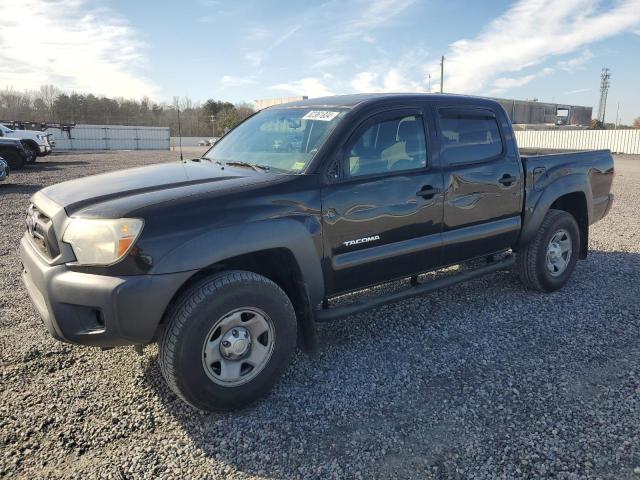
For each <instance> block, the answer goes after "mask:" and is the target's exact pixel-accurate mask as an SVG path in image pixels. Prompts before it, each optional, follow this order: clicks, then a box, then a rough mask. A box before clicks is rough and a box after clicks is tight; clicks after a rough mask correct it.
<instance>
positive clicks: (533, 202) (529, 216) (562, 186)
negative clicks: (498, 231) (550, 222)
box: [518, 171, 593, 245]
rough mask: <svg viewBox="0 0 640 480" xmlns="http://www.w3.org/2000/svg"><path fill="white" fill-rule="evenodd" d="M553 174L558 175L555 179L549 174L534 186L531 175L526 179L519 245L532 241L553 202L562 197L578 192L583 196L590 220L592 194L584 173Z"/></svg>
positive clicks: (559, 172)
mask: <svg viewBox="0 0 640 480" xmlns="http://www.w3.org/2000/svg"><path fill="white" fill-rule="evenodd" d="M552 173H554V172H552ZM555 173H556V174H557V175H559V176H556V178H555V179H554V178H553V175H552V174H550V175H548V176H547V177H546V178H545V179H542V180H538V181H537V183H536V184H535V185H534V179H533V175H530V178H527V185H529V186H528V187H527V190H526V192H525V208H524V213H523V216H524V218H523V219H522V225H523V227H522V232H521V234H520V240H519V242H518V244H519V245H526V244H527V243H529V242H530V241H531V240H532V239H533V237H534V236H535V235H536V233H537V232H538V230H539V229H540V225H542V221H543V220H544V217H545V215H546V214H547V212H548V211H549V209H550V208H551V205H553V202H555V201H556V200H557V199H559V198H560V197H562V196H563V195H567V194H570V193H578V192H579V193H582V194H584V197H585V199H586V202H587V215H588V217H589V220H590V219H591V216H592V212H593V194H592V192H591V187H590V183H589V179H588V177H587V175H586V174H585V173H572V174H569V175H565V174H563V172H562V171H556V172H555ZM590 223H591V222H590V221H589V224H590Z"/></svg>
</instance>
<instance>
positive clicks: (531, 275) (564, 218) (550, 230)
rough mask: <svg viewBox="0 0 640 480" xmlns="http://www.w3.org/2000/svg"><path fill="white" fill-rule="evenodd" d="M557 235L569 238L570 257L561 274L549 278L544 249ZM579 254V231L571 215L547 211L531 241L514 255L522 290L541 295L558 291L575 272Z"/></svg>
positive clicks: (559, 211) (551, 275)
mask: <svg viewBox="0 0 640 480" xmlns="http://www.w3.org/2000/svg"><path fill="white" fill-rule="evenodd" d="M560 231H565V232H567V233H568V236H569V237H570V238H569V240H570V242H571V255H570V257H569V259H568V263H567V265H566V268H565V269H564V271H563V272H562V273H557V274H555V275H554V274H552V273H551V270H550V269H549V268H548V267H547V248H548V246H549V244H550V242H551V239H552V238H554V235H556V233H558V232H560ZM579 254H580V229H579V228H578V223H577V222H576V220H575V218H574V217H573V215H571V214H570V213H567V212H564V211H562V210H553V209H551V210H549V211H548V212H547V214H546V216H545V217H544V220H543V221H542V225H541V226H540V229H539V230H538V233H536V235H535V237H534V238H533V239H532V240H531V242H529V244H528V245H526V246H525V247H524V248H522V249H521V250H520V251H518V252H517V257H516V272H517V273H518V276H519V277H520V281H521V282H522V283H523V284H524V286H525V287H527V288H530V289H532V290H538V291H541V292H553V291H554V290H558V289H559V288H562V287H563V286H564V284H565V283H567V280H568V279H569V277H570V276H571V274H572V273H573V270H574V269H575V266H576V262H577V261H578V255H579Z"/></svg>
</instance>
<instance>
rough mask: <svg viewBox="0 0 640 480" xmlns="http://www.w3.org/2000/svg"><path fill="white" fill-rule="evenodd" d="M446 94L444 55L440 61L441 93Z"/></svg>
mask: <svg viewBox="0 0 640 480" xmlns="http://www.w3.org/2000/svg"><path fill="white" fill-rule="evenodd" d="M443 92H444V55H442V58H441V59H440V93H443Z"/></svg>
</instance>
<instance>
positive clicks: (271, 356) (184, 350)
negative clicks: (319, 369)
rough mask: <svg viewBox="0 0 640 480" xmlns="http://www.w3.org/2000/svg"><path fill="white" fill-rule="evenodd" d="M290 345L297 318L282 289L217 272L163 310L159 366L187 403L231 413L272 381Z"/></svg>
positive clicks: (284, 362) (286, 359)
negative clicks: (163, 325)
mask: <svg viewBox="0 0 640 480" xmlns="http://www.w3.org/2000/svg"><path fill="white" fill-rule="evenodd" d="M295 345H296V316H295V312H294V309H293V306H292V305H291V302H290V301H289V298H288V297H287V295H286V294H285V293H284V292H283V291H282V289H280V287H278V285H276V284H275V283H273V282H272V281H271V280H269V279H267V278H265V277H263V276H261V275H257V274H255V273H252V272H245V271H229V272H222V273H219V274H216V275H213V276H211V277H208V278H206V279H204V280H202V281H200V282H198V283H196V284H194V285H193V286H192V287H191V288H189V289H188V290H187V291H186V292H185V293H184V294H183V296H182V297H181V299H180V300H179V301H178V302H177V303H176V304H175V306H174V307H173V308H172V309H171V310H170V311H169V313H168V316H167V326H166V329H165V331H164V333H163V335H162V338H161V339H160V353H159V361H160V369H161V370H162V374H163V376H164V378H165V380H166V381H167V383H168V384H169V386H170V387H171V389H172V390H173V391H174V392H175V393H176V394H177V395H178V396H180V397H181V398H182V399H183V400H185V401H186V402H187V403H189V404H191V405H193V406H194V407H196V408H199V409H201V410H209V411H219V410H231V409H234V408H239V407H242V406H245V405H247V404H249V403H251V402H253V401H254V400H256V399H258V398H259V397H261V396H262V395H264V394H265V393H266V392H267V391H268V390H269V389H270V388H271V387H272V386H273V384H274V383H275V382H276V380H277V379H278V378H279V377H280V375H281V373H282V372H283V370H284V369H285V367H286V366H287V364H288V363H289V359H290V357H291V354H292V352H293V351H294V349H295Z"/></svg>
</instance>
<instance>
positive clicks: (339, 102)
mask: <svg viewBox="0 0 640 480" xmlns="http://www.w3.org/2000/svg"><path fill="white" fill-rule="evenodd" d="M426 99H429V100H435V101H437V102H447V101H453V102H455V103H457V104H465V103H470V104H474V105H496V104H497V103H498V102H496V101H495V100H492V99H489V98H485V97H474V96H470V95H457V94H453V93H356V94H351V95H333V96H330V97H318V98H310V99H307V100H298V101H295V102H290V103H282V104H279V105H273V106H271V107H269V108H274V109H276V108H296V107H342V108H353V107H356V106H361V105H364V104H373V103H386V102H388V101H394V100H395V101H397V100H400V101H402V100H405V101H421V100H426Z"/></svg>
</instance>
